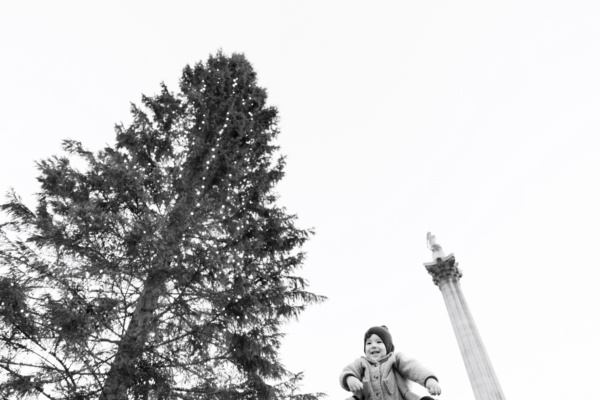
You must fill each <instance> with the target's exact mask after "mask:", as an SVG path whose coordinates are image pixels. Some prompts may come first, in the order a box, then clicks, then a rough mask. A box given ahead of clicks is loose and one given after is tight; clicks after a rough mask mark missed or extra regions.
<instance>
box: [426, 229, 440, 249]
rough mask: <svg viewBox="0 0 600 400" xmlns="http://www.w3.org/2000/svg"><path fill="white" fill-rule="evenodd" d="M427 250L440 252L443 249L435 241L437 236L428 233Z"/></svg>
mask: <svg viewBox="0 0 600 400" xmlns="http://www.w3.org/2000/svg"><path fill="white" fill-rule="evenodd" d="M427 248H429V249H431V251H439V250H441V249H442V246H440V245H439V244H438V243H437V242H436V239H435V235H433V234H432V233H431V232H427Z"/></svg>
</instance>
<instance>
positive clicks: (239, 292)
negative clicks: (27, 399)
mask: <svg viewBox="0 0 600 400" xmlns="http://www.w3.org/2000/svg"><path fill="white" fill-rule="evenodd" d="M266 98H267V96H266V91H265V90H264V89H262V88H261V87H259V86H257V83H256V75H255V72H254V71H253V69H252V66H251V65H250V63H249V62H248V61H247V60H246V59H245V57H244V56H243V55H240V54H234V55H232V56H230V57H229V56H226V55H223V54H222V53H218V54H217V55H215V56H211V57H210V58H209V59H208V61H207V62H206V64H203V63H198V64H197V65H195V66H194V67H190V66H187V67H186V68H185V69H184V70H183V74H182V77H181V79H180V92H179V93H174V92H171V91H169V90H168V88H167V87H166V86H165V85H164V84H163V85H162V87H161V92H160V94H158V95H156V96H153V97H146V96H143V97H142V102H143V107H137V106H135V105H132V116H133V122H132V123H131V124H130V125H128V126H123V125H122V124H121V125H117V126H116V144H115V145H114V147H106V148H104V149H103V150H101V151H99V152H97V153H95V154H94V153H92V152H89V151H86V150H85V149H84V148H83V146H82V144H81V143H79V142H76V141H71V140H66V141H64V143H63V147H64V149H65V152H66V154H65V155H64V156H60V157H58V156H55V157H51V158H49V159H46V160H43V161H41V162H39V163H38V167H39V170H40V176H39V177H38V180H39V182H40V184H41V189H40V193H39V195H38V199H37V205H36V208H35V209H33V210H30V209H28V208H27V206H26V205H25V204H24V203H23V202H22V201H21V199H20V198H19V197H18V196H17V195H16V194H15V193H10V194H9V199H8V201H7V203H5V204H3V205H2V207H1V208H2V210H3V211H4V213H5V214H6V215H8V216H9V217H10V218H9V219H7V221H8V222H5V223H4V224H3V225H2V228H1V231H0V276H1V277H0V369H1V371H2V372H0V395H2V396H4V397H7V398H11V397H14V398H17V397H18V398H20V397H23V396H27V395H30V396H32V397H36V398H37V397H46V398H49V399H91V398H99V399H127V398H135V399H208V398H210V399H281V398H295V399H305V400H309V399H316V398H319V397H320V394H298V382H299V380H300V379H301V375H300V374H293V373H291V372H290V371H288V370H286V368H285V367H284V366H283V365H282V364H281V362H280V361H279V359H278V349H279V346H280V343H281V339H282V333H281V326H282V324H284V323H285V322H286V321H287V320H289V319H290V318H295V317H297V316H298V314H299V313H300V312H302V311H303V310H304V308H305V307H306V306H307V305H309V304H314V303H318V302H320V301H322V300H323V297H321V296H318V295H315V294H312V293H310V292H308V291H307V282H306V281H305V280H304V279H303V278H301V277H299V276H296V275H295V273H296V271H297V270H298V268H299V267H301V266H302V263H303V259H304V253H303V252H302V249H301V248H302V245H303V244H304V243H305V241H306V240H307V239H308V238H309V236H310V235H311V231H309V230H303V229H299V228H297V227H296V226H295V216H294V215H290V214H288V213H286V210H285V209H284V208H280V207H278V206H277V204H276V194H275V193H274V191H273V190H274V186H275V184H276V183H277V182H278V181H280V180H281V179H282V177H283V168H284V159H283V158H282V157H281V156H280V155H278V147H277V146H276V145H275V144H274V139H275V138H276V136H277V135H278V133H279V131H278V127H277V110H276V109H275V108H274V107H269V106H267V105H266ZM74 159H79V160H82V161H83V164H82V165H84V167H80V168H76V167H75V166H74V165H73V164H74V161H73V160H74Z"/></svg>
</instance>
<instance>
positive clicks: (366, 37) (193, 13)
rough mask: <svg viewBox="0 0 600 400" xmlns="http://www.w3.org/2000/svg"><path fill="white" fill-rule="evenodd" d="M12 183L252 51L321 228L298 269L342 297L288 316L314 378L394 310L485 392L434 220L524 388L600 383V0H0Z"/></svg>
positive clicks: (459, 379) (447, 378)
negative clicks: (185, 75) (444, 269)
mask: <svg viewBox="0 0 600 400" xmlns="http://www.w3.org/2000/svg"><path fill="white" fill-rule="evenodd" d="M0 38H1V40H0V57H1V62H0V163H1V171H2V173H0V191H2V192H6V191H7V190H8V189H9V188H10V187H14V188H15V189H16V191H17V192H19V193H20V194H21V195H22V196H23V197H24V198H25V199H26V201H31V200H32V199H33V194H34V193H36V192H37V190H38V187H37V185H36V183H37V181H36V180H35V177H36V175H37V172H36V169H35V166H34V162H35V160H40V159H42V158H46V157H49V156H51V155H53V154H59V153H60V142H61V140H63V139H67V138H71V139H77V140H80V141H82V142H83V143H84V145H85V146H86V147H87V148H89V149H91V150H98V149H100V148H101V147H102V146H104V145H105V144H109V145H112V144H113V143H114V130H113V126H114V124H115V123H118V122H124V123H128V122H129V121H130V118H129V106H130V103H131V102H134V103H138V104H139V102H140V97H141V95H142V93H143V94H147V95H152V94H155V93H157V92H158V91H159V84H160V82H162V81H164V82H165V83H166V84H167V85H168V86H169V87H171V88H172V89H176V86H177V81H178V78H179V76H180V73H181V70H182V69H183V67H184V66H185V65H186V64H193V63H195V62H197V61H201V60H206V59H207V57H208V56H209V54H214V53H216V52H217V51H218V50H219V49H222V50H223V51H224V52H225V53H226V54H231V53H233V52H236V53H245V54H246V56H247V58H248V59H249V60H250V62H251V63H252V64H253V65H254V67H255V70H256V71H257V73H258V79H259V83H260V85H261V86H263V87H266V88H267V90H268V93H269V103H270V104H271V105H274V106H276V107H278V109H279V111H280V128H281V130H282V133H281V136H280V139H279V144H280V145H281V151H282V153H283V154H285V155H286V156H287V168H286V177H285V178H284V180H283V181H282V183H281V184H280V186H279V187H278V192H279V193H280V195H281V197H280V204H281V205H283V206H285V207H286V208H287V209H288V211H290V212H292V213H296V214H298V224H299V225H300V226H301V227H305V228H314V229H315V231H316V235H315V236H314V237H313V239H312V240H311V241H310V243H309V244H308V245H307V246H306V251H307V252H308V258H307V261H306V264H305V267H304V269H303V270H302V271H301V272H300V274H301V275H303V276H304V277H306V278H308V279H309V280H310V282H311V290H312V291H313V292H315V293H318V294H322V295H325V296H327V297H328V298H329V300H328V301H327V302H326V303H324V304H322V305H319V306H313V307H311V308H310V309H309V310H308V311H306V312H305V313H304V314H303V315H301V317H300V319H299V321H297V322H293V323H291V324H290V325H289V326H287V328H286V331H287V332H288V335H287V336H286V339H285V341H284V345H283V348H282V349H281V355H282V359H283V361H284V363H285V364H286V365H287V366H288V367H289V368H290V369H292V370H293V371H304V373H305V384H304V389H305V390H306V391H322V392H326V393H328V394H329V398H330V399H343V398H345V397H346V396H347V393H346V392H344V391H343V390H342V389H341V388H340V387H339V384H338V375H339V373H340V371H341V369H342V368H343V367H344V366H345V365H346V364H348V363H350V362H351V361H353V360H354V359H355V358H357V357H359V356H360V355H362V338H363V334H364V332H365V331H366V329H367V328H369V327H370V326H373V325H380V324H385V325H387V326H388V327H389V328H390V331H391V333H392V336H393V338H394V342H395V345H396V348H397V349H398V350H401V351H402V352H404V353H405V354H407V355H409V356H411V357H414V358H417V359H419V360H420V361H421V362H422V363H424V364H425V365H426V366H427V367H429V368H430V369H432V370H434V371H435V372H436V374H437V375H438V376H439V378H440V383H441V386H442V396H441V397H440V398H441V399H446V400H472V399H474V396H473V393H472V390H471V387H470V383H469V381H468V377H467V375H466V371H465V368H464V364H463V362H462V359H461V356H460V352H459V350H458V346H457V343H456V340H455V338H454V333H453V331H452V327H451V325H450V321H449V318H448V315H447V312H446V309H445V305H444V302H443V298H442V296H441V293H440V291H439V290H438V288H437V287H436V286H435V285H434V284H433V282H432V280H431V278H430V276H429V275H428V274H427V272H426V270H425V268H424V267H423V263H424V262H428V261H430V257H431V253H430V252H429V250H428V249H427V246H426V240H425V235H426V233H427V231H432V232H433V233H434V234H435V235H436V236H437V239H438V242H439V243H440V244H441V245H442V247H443V248H444V250H445V251H446V253H454V254H455V256H456V258H457V260H458V262H459V263H460V268H461V269H462V271H463V273H464V276H463V278H462V280H461V286H462V288H463V292H464V294H465V297H466V299H467V301H468V303H469V305H470V308H471V311H472V314H473V316H474V317H475V320H476V323H477V325H478V327H479V331H480V334H481V336H482V338H483V341H484V343H485V346H486V348H487V351H488V353H489V356H490V358H491V361H492V364H493V365H494V368H495V370H496V374H497V376H498V379H499V380H500V383H501V386H502V387H503V390H504V393H505V395H506V398H507V399H526V398H544V399H557V400H558V399H561V400H562V399H565V398H577V397H586V398H589V397H594V396H597V390H595V386H596V382H597V381H598V373H599V372H600V368H599V367H598V362H599V360H600V341H598V339H597V338H598V337H600V312H599V309H600V295H599V294H598V289H597V287H598V284H599V278H600V273H599V272H598V270H599V268H600V261H599V257H598V255H597V249H598V244H599V243H600V234H599V226H600V208H599V205H600V189H599V186H600V179H599V178H600V176H599V175H600V157H599V155H598V153H599V152H600V112H599V111H600V73H599V72H598V71H600V53H599V52H600V2H598V1H597V0H589V1H578V0H570V1H553V0H545V1H541V0H538V1H527V0H519V1H516V0H504V1H495V2H481V1H464V0H445V1H426V0H421V1H412V2H400V1H369V2H367V1H363V2H358V1H348V0H345V1H326V0H321V1H302V2H290V1H261V0H252V1H249V0H246V1H238V2H234V1H219V2H217V1H172V2H161V3H159V2H152V1H119V2H117V1H102V2H100V1H97V2H91V1H87V2H82V1H77V2H76V1H54V2H49V1H19V2H16V1H3V2H1V3H0Z"/></svg>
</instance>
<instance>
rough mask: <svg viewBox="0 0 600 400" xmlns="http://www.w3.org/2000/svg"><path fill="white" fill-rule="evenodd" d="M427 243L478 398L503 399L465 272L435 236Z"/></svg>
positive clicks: (430, 269)
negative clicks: (468, 296) (468, 293)
mask: <svg viewBox="0 0 600 400" xmlns="http://www.w3.org/2000/svg"><path fill="white" fill-rule="evenodd" d="M428 240H429V244H430V247H431V249H432V251H433V258H434V261H433V262H430V263H425V267H426V268H427V272H429V274H430V275H431V276H432V277H433V282H434V283H435V284H436V285H437V286H438V287H439V288H440V291H441V292H442V296H443V297H444V302H445V303H446V309H447V310H448V315H449V316H450V321H451V322H452V328H453V329H454V335H455V336H456V340H457V342H458V347H459V348H460V352H461V355H462V358H463V361H464V363H465V367H466V369H467V374H468V376H469V380H470V381H471V387H472V388H473V393H474V394H475V398H476V399H477V400H504V399H505V398H504V394H503V393H502V388H501V387H500V383H499V382H498V378H497V377H496V373H495V372H494V369H493V367H492V363H491V361H490V359H489V356H488V354H487V352H486V350H485V347H484V346H483V341H482V340H481V336H480V335H479V332H478V330H477V326H476V325H475V321H474V319H473V316H472V315H471V312H470V311H469V306H468V305H467V301H466V300H465V297H464V295H463V293H462V290H461V288H460V278H461V277H462V271H461V270H460V269H459V268H458V263H456V260H455V258H454V255H453V254H450V255H449V256H446V255H445V254H444V253H443V251H442V248H441V246H440V245H439V244H437V243H435V236H432V235H430V234H428Z"/></svg>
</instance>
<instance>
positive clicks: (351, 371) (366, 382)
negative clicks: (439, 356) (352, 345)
mask: <svg viewBox="0 0 600 400" xmlns="http://www.w3.org/2000/svg"><path fill="white" fill-rule="evenodd" d="M394 370H395V371H396V373H394ZM349 376H354V377H355V378H358V379H359V380H361V381H362V384H363V390H362V393H363V395H364V399H365V400H402V396H403V394H404V393H401V391H403V392H404V391H406V390H408V384H407V382H406V379H410V380H411V381H413V382H416V383H418V384H420V385H421V386H425V381H426V380H427V379H428V378H433V379H436V380H437V378H436V377H435V375H434V374H433V373H432V372H431V371H429V370H428V369H427V368H425V367H424V366H423V365H421V363H419V362H418V361H416V360H413V359H410V358H407V357H406V356H404V355H403V354H402V353H389V354H388V355H386V356H385V357H383V358H382V359H380V360H379V361H374V360H372V359H370V358H368V357H366V356H362V357H360V358H358V359H356V360H355V361H354V362H353V363H352V364H350V365H348V366H346V367H345V368H344V369H343V370H342V373H341V375H340V384H341V385H342V387H343V388H344V389H345V390H348V391H349V390H350V389H349V388H348V384H347V383H346V379H347V378H348V377H349Z"/></svg>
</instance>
